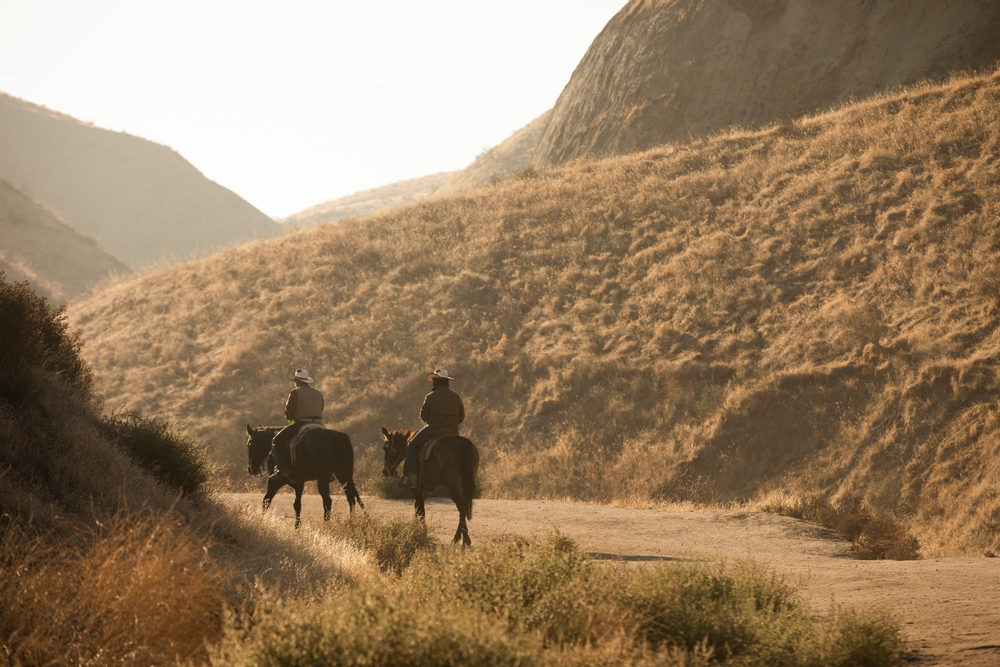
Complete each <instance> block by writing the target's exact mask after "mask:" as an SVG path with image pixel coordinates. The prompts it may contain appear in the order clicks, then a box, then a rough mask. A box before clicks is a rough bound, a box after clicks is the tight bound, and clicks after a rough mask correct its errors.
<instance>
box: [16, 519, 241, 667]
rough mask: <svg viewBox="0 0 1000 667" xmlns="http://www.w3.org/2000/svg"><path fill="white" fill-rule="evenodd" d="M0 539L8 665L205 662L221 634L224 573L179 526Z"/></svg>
mask: <svg viewBox="0 0 1000 667" xmlns="http://www.w3.org/2000/svg"><path fill="white" fill-rule="evenodd" d="M6 518H7V525H6V527H5V529H4V531H3V533H2V536H0V571H2V576H0V598H2V599H3V600H4V604H3V605H2V606H0V642H2V644H3V651H4V654H5V664H14V665H21V664H24V665H43V664H72V665H101V664H121V665H150V664H174V663H175V661H176V660H182V661H186V660H196V661H198V662H204V661H205V660H206V659H207V653H206V644H205V643H206V641H217V640H218V639H219V638H220V636H221V631H222V610H223V605H224V599H223V596H222V593H221V590H222V587H221V585H220V584H221V581H222V579H223V577H224V576H226V574H225V573H224V572H222V571H221V570H220V569H219V568H218V567H217V566H216V565H215V563H214V562H213V561H212V559H211V558H210V557H209V556H208V554H207V551H205V550H204V549H203V548H202V540H201V538H199V537H198V536H197V535H196V534H194V533H193V532H192V531H191V530H190V529H189V528H188V527H187V526H186V525H185V523H184V522H183V521H180V520H179V517H176V516H174V517H171V516H169V515H167V516H164V515H155V514H140V515H133V514H130V513H128V512H120V513H118V514H116V515H115V516H113V517H112V518H111V519H110V520H108V521H107V523H98V524H91V525H89V526H88V525H86V524H82V525H81V524H76V523H65V522H64V523H63V524H61V525H60V526H59V528H60V529H61V530H59V531H55V530H53V531H43V532H36V531H34V530H32V529H30V528H24V527H21V526H19V525H18V524H16V523H14V524H12V523H11V522H10V517H6Z"/></svg>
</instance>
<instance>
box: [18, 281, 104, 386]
mask: <svg viewBox="0 0 1000 667" xmlns="http://www.w3.org/2000/svg"><path fill="white" fill-rule="evenodd" d="M82 346H83V343H82V342H81V341H80V337H79V334H78V333H75V332H70V331H69V327H68V325H67V322H66V308H65V307H64V306H58V307H53V306H50V305H49V302H48V300H47V299H46V298H45V297H43V296H38V295H37V294H35V292H34V291H33V290H32V289H31V286H30V285H29V284H28V282H27V281H21V282H14V283H9V282H7V280H6V277H5V274H4V272H3V271H0V398H2V399H4V400H6V401H7V402H8V403H20V402H22V401H24V400H26V399H27V398H29V397H30V396H31V393H32V381H31V369H33V368H38V369H43V370H45V371H47V372H49V373H52V374H53V375H55V376H57V377H59V378H60V379H61V380H62V381H63V382H65V383H66V384H67V385H69V386H70V387H73V388H74V389H76V390H78V391H80V392H81V393H83V394H87V395H89V393H90V390H91V386H92V384H93V374H92V372H91V370H90V368H89V367H88V366H87V364H86V363H85V362H84V361H83V359H82V358H81V357H80V349H81V348H82Z"/></svg>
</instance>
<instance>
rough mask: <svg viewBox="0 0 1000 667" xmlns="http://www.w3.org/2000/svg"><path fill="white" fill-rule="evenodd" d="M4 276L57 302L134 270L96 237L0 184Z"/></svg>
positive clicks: (0, 263)
mask: <svg viewBox="0 0 1000 667" xmlns="http://www.w3.org/2000/svg"><path fill="white" fill-rule="evenodd" d="M0 238H2V239H3V243H2V244H0V271H4V272H5V273H6V274H7V279H8V280H11V281H15V280H28V281H30V282H31V285H32V287H33V288H34V290H35V291H36V292H37V293H39V294H41V295H43V296H45V297H46V298H48V299H49V300H51V301H54V302H55V303H66V302H67V301H68V300H69V299H72V298H76V297H78V296H81V295H82V294H84V293H86V292H87V290H89V289H90V288H91V287H93V286H94V285H96V284H97V283H98V282H100V281H101V280H103V279H105V278H108V277H111V276H114V275H121V276H124V275H128V274H130V273H131V270H130V269H129V268H128V267H127V266H125V265H124V264H122V263H121V262H119V261H118V260H117V259H116V258H114V257H112V256H111V255H109V254H108V253H107V252H105V251H104V249H103V248H101V246H100V244H98V243H97V240H96V239H94V238H93V237H87V236H83V235H81V234H78V233H77V232H76V231H75V230H74V229H72V228H70V227H69V225H67V224H66V223H65V222H63V221H62V220H60V219H59V217H58V216H57V215H56V214H55V213H53V212H52V211H50V210H49V209H47V208H45V207H44V206H42V205H41V204H39V203H38V202H36V201H34V200H33V199H31V198H30V197H28V196H27V195H26V194H24V193H23V192H21V191H20V190H18V189H17V188H15V187H14V186H13V185H11V184H10V183H8V182H7V181H4V180H0Z"/></svg>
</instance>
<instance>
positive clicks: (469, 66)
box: [0, 0, 625, 217]
mask: <svg viewBox="0 0 1000 667" xmlns="http://www.w3.org/2000/svg"><path fill="white" fill-rule="evenodd" d="M624 3H625V0H501V1H493V2H488V3H487V2H477V1H476V0H423V1H420V2H415V1H413V0H325V1H324V0H315V1H310V0H292V1H288V0H286V1H283V2H276V1H270V2H262V1H251V0H171V1H170V2H164V1H162V0H161V1H160V2H151V1H149V0H87V1H86V2H81V1H80V0H0V90H2V91H3V92H6V93H9V94H11V95H14V96H16V97H20V98H22V99H25V100H28V101H30V102H34V103H36V104H42V105H45V106H47V107H49V108H50V109H55V110H57V111H61V112H63V113H67V114H69V115H71V116H74V117H76V118H79V119H81V120H85V121H88V122H91V123H94V124H95V125H98V126H100V127H104V128H108V129H112V130H124V131H125V132H128V133H130V134H134V135H136V136H140V137H144V138H146V139H150V140H152V141H156V142H158V143H161V144H165V145H167V146H170V147H171V148H173V149H174V150H176V151H177V152H179V153H180V154H181V155H182V156H184V157H185V158H186V159H187V160H188V161H190V162H191V163H192V164H194V166H195V167H197V168H198V169H199V170H201V172H202V173H204V174H205V175H206V176H207V177H208V178H210V179H212V180H214V181H216V182H217V183H219V184H221V185H224V186H225V187H227V188H229V189H231V190H233V191H235V192H236V193H237V194H239V195H240V196H242V197H243V198H244V199H246V200H247V201H249V202H250V203H251V204H253V205H254V206H256V207H257V208H259V209H261V210H262V211H264V213H266V214H268V215H270V216H272V217H283V216H286V215H289V214H291V213H295V212H298V211H300V210H302V209H304V208H308V207H309V206H313V205H315V204H319V203H321V202H324V201H328V200H330V199H336V198H338V197H342V196H345V195H349V194H352V193H354V192H358V191H360V190H366V189H369V188H373V187H377V186H380V185H386V184H388V183H393V182H395V181H399V180H403V179H407V178H415V177H418V176H425V175H428V174H433V173H437V172H440V171H451V170H455V169H461V168H463V167H465V166H466V165H468V164H469V163H470V162H472V160H474V159H475V157H476V155H477V154H478V153H479V152H481V151H482V150H483V149H484V148H486V147H489V146H493V145H495V144H497V143H500V142H501V141H503V140H504V139H506V138H507V137H509V136H510V135H511V134H512V133H513V132H514V131H516V130H518V129H520V128H521V127H523V126H524V125H526V124H527V123H528V122H530V121H531V120H532V119H533V118H535V117H537V116H538V115H540V114H541V113H542V112H544V111H545V110H546V109H549V108H550V107H552V105H553V104H554V103H555V101H556V98H557V97H558V96H559V93H560V92H561V91H562V89H563V86H565V85H566V82H567V81H568V80H569V77H570V75H571V74H572V72H573V69H574V68H575V67H576V65H577V63H579V61H580V58H581V57H582V56H583V54H584V52H585V51H586V50H587V47H588V46H589V45H590V43H591V41H593V39H594V37H596V36H597V34H598V33H599V32H600V31H601V29H602V28H603V27H604V26H605V24H606V23H607V22H608V21H609V20H610V19H611V17H612V16H614V14H615V13H616V12H617V11H618V10H619V9H620V8H621V7H622V6H623V5H624ZM0 149H2V147H0Z"/></svg>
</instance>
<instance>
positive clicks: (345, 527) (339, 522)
mask: <svg viewBox="0 0 1000 667" xmlns="http://www.w3.org/2000/svg"><path fill="white" fill-rule="evenodd" d="M327 525H328V528H327V530H330V531H331V532H333V533H334V534H336V535H338V536H339V537H343V538H344V539H346V540H347V541H348V542H351V543H352V544H354V545H356V546H357V547H359V548H361V549H363V550H365V551H367V552H369V553H370V554H371V555H372V557H373V558H374V559H375V563H376V564H377V565H378V568H379V569H380V570H382V571H383V572H392V573H393V574H396V575H399V574H401V573H402V572H403V570H405V569H406V568H407V567H409V565H410V561H412V560H413V557H414V556H415V555H416V554H417V553H419V552H420V551H425V550H427V549H430V548H431V547H433V546H434V544H435V542H434V538H433V537H431V535H430V533H428V532H427V524H425V523H424V522H423V521H420V520H418V519H416V518H414V519H409V520H406V519H401V518H398V517H381V516H375V515H373V514H368V513H367V512H355V513H353V514H351V515H349V516H347V517H343V516H342V515H339V514H335V515H333V517H332V520H331V522H330V523H329V524H327Z"/></svg>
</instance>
